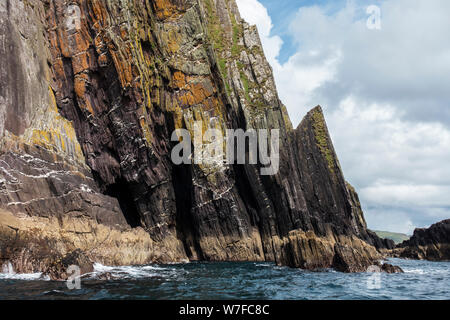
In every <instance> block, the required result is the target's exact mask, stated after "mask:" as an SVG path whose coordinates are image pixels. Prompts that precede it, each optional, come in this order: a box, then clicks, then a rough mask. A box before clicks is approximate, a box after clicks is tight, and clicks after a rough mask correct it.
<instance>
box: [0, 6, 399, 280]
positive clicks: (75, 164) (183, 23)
mask: <svg viewBox="0 0 450 320" xmlns="http://www.w3.org/2000/svg"><path fill="white" fill-rule="evenodd" d="M0 19H1V21H2V24H1V25H0V36H2V37H3V39H4V43H5V45H4V46H0V88H1V90H0V95H1V99H0V139H1V140H0V208H2V209H4V215H3V218H4V219H3V220H2V221H0V225H1V226H3V227H4V228H2V229H0V233H2V232H3V233H7V232H9V231H10V229H9V226H10V225H12V224H13V225H14V228H16V231H15V232H17V234H19V235H20V237H21V238H23V239H26V240H25V242H26V243H33V241H34V239H41V240H42V241H43V242H42V245H41V246H37V247H36V246H35V247H34V248H35V249H32V250H38V251H39V250H41V249H42V250H44V251H45V250H47V249H46V246H47V247H50V248H49V249H50V251H49V252H50V254H48V255H47V257H52V258H46V259H42V260H40V261H38V260H36V259H28V260H27V259H25V260H23V259H22V260H21V259H19V258H17V257H21V256H23V255H24V254H25V253H27V252H28V253H27V254H28V256H30V257H33V256H35V255H34V253H32V252H34V251H29V249H27V245H25V246H24V248H25V249H23V250H22V249H21V250H15V249H14V245H11V248H12V249H14V250H12V251H11V252H9V253H5V254H8V255H10V256H12V257H13V261H16V262H15V264H16V265H17V266H18V267H19V269H21V270H28V269H30V270H41V271H42V270H46V268H47V267H48V266H50V265H54V261H59V260H58V259H61V257H65V256H66V255H67V254H68V253H70V252H73V251H74V250H75V249H77V248H78V249H80V250H82V252H84V253H85V254H86V256H88V257H89V258H90V259H91V260H92V261H99V262H102V263H104V264H108V265H124V264H143V263H149V262H176V261H186V260H208V261H275V262H276V263H278V264H281V265H288V266H292V267H300V268H306V269H316V268H328V267H334V268H336V269H337V270H341V271H345V272H355V271H361V270H364V268H367V266H368V265H370V264H372V263H373V262H374V261H376V260H377V259H380V258H381V255H380V253H379V251H378V250H381V249H385V248H388V247H389V246H390V245H391V244H390V243H388V242H386V241H384V240H381V239H380V238H379V237H377V236H376V234H374V233H373V232H371V231H369V230H368V229H367V225H366V222H365V219H364V215H363V212H362V210H361V206H360V203H359V199H358V195H357V193H356V191H355V190H354V188H353V187H352V186H351V185H350V184H349V183H347V182H346V180H345V178H344V175H343V173H342V170H341V167H340V165H339V161H338V159H337V156H336V153H335V150H334V147H333V143H332V140H331V137H330V135H329V132H328V129H327V126H326V122H325V119H324V115H323V112H322V109H321V108H320V107H316V108H314V109H313V110H312V111H311V112H309V113H308V114H307V115H306V117H305V118H304V120H303V121H302V122H301V124H300V125H299V126H298V127H297V128H296V129H295V130H294V128H293V127H292V124H291V122H290V120H289V117H288V115H287V111H286V108H285V106H284V105H283V104H282V103H281V101H280V100H279V98H278V94H277V91H276V87H275V82H274V79H273V75H272V70H271V67H270V65H269V64H268V62H267V61H266V59H265V57H264V51H263V48H262V46H261V42H260V39H259V36H258V32H257V29H256V27H254V26H249V25H248V24H247V23H245V22H244V21H243V20H242V19H241V17H240V15H239V12H238V9H237V5H236V3H235V1H234V0H230V1H212V0H177V1H173V0H158V1H151V0H150V1H138V0H123V1H107V0H97V1H90V0H77V1H72V2H70V6H69V3H68V2H67V1H64V0H47V1H40V0H28V1H26V2H24V1H19V0H9V1H7V4H6V3H5V1H2V2H0ZM6 51H8V52H6ZM4 88H5V89H4ZM195 122H200V123H201V124H202V127H203V128H208V127H214V128H216V129H218V130H220V131H221V132H222V133H225V131H226V129H243V130H247V129H255V130H258V129H269V130H270V129H278V130H279V134H280V150H279V151H280V152H279V161H280V162H279V170H276V171H275V172H273V173H274V174H273V175H262V174H261V169H263V166H262V165H253V164H225V163H223V161H222V162H220V161H219V162H215V163H212V164H211V163H210V164H208V163H203V164H195V163H194V164H183V165H175V164H174V163H173V162H172V161H171V150H172V147H173V146H174V142H173V141H171V136H172V132H173V130H174V129H187V130H188V131H189V132H190V133H191V134H192V135H193V130H194V129H193V128H194V123H195ZM5 230H7V231H5ZM8 230H9V231H8ZM46 243H47V244H46ZM39 248H41V249H39ZM16 249H17V248H16ZM30 252H31V253H30ZM25 256H27V255H26V254H25ZM71 257H72V256H71ZM68 258H69V257H68ZM72 258H74V259H75V260H77V259H83V261H85V262H86V261H87V260H84V258H82V256H80V255H79V253H77V257H72ZM72 258H71V259H72ZM69 260H70V259H69ZM23 261H26V262H23ZM83 264H84V263H83ZM65 265H66V263H65V262H62V260H61V263H56V265H55V269H54V270H56V271H54V272H55V274H56V275H57V274H60V273H62V272H64V271H63V270H64V266H65ZM86 266H87V267H88V266H89V264H88V263H86Z"/></svg>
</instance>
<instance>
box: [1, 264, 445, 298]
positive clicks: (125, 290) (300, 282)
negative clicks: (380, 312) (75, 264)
mask: <svg viewBox="0 0 450 320" xmlns="http://www.w3.org/2000/svg"><path fill="white" fill-rule="evenodd" d="M389 262H390V263H392V264H395V265H399V266H400V267H402V268H403V269H404V271H405V273H404V274H378V273H355V274H345V273H339V272H335V271H332V270H323V271H321V272H310V271H304V270H298V269H291V268H287V267H278V266H276V265H274V264H271V263H253V262H247V263H231V262H224V263H189V264H173V265H148V266H129V267H117V268H113V267H106V266H102V265H99V264H96V266H95V272H94V273H92V274H90V275H89V276H88V278H86V279H82V280H81V284H80V285H81V289H75V290H69V289H68V288H67V284H66V282H58V281H49V280H46V279H43V278H42V277H41V275H39V274H31V275H17V274H14V273H13V272H12V271H10V272H8V273H1V274H0V299H170V300H172V299H263V300H270V299H283V300H284V299H294V300H303V299H306V300H321V299H328V300H329V299H332V300H336V299H337V300H339V299H350V300H361V299H363V300H367V299H370V300H371V299H378V300H379V299H382V300H385V299H389V300H390V299H401V300H409V299H447V300H448V299H450V262H428V261H414V260H401V259H389ZM105 273H107V274H108V275H109V276H110V277H113V278H114V279H113V280H100V278H102V277H103V276H104V275H105ZM102 275H103V276H102Z"/></svg>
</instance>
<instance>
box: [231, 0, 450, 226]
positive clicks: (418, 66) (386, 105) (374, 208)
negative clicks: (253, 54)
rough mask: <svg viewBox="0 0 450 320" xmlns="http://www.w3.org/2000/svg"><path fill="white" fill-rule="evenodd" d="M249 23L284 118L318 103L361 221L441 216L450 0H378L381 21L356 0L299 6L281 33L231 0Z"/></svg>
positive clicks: (449, 183) (448, 149) (448, 158)
mask: <svg viewBox="0 0 450 320" xmlns="http://www.w3.org/2000/svg"><path fill="white" fill-rule="evenodd" d="M237 2H238V6H239V8H240V11H241V14H242V16H243V18H244V19H245V20H247V21H249V22H250V23H252V24H256V25H257V26H258V29H259V30H260V35H261V38H262V43H263V46H264V49H265V51H266V54H267V56H268V60H269V62H270V63H271V65H272V67H273V70H274V76H275V79H276V82H277V87H278V90H279V94H280V98H281V100H282V101H283V102H284V103H285V104H286V106H287V108H288V111H289V114H290V116H291V119H292V121H293V124H294V125H295V124H297V123H299V121H300V120H301V118H302V117H303V116H304V114H305V113H306V112H307V111H308V110H309V109H310V108H311V107H313V106H315V105H317V104H320V105H322V106H323V107H324V109H325V113H326V118H327V121H328V125H329V127H330V132H331V135H332V137H333V140H334V143H335V147H336V150H337V152H338V155H339V157H340V161H341V165H342V167H343V169H344V172H345V174H346V177H347V178H348V180H349V181H350V182H352V183H353V184H354V185H355V187H356V188H357V189H358V190H359V191H360V196H361V200H362V204H363V206H364V208H365V212H366V218H367V221H368V223H369V227H371V228H374V229H383V228H382V227H383V226H385V229H388V230H390V231H396V230H398V231H405V230H408V232H411V231H412V229H413V227H423V226H428V225H430V224H431V223H433V222H436V221H438V220H442V219H445V218H449V217H450V197H449V196H448V194H449V191H450V130H449V126H450V105H449V101H450V90H449V89H448V84H449V83H450V41H448V34H447V30H450V19H448V12H450V1H447V0H433V1H427V0H398V1H378V3H379V5H380V6H381V12H382V21H381V22H382V24H381V26H382V29H381V30H377V31H376V30H369V29H368V28H367V27H366V18H367V17H366V16H364V14H365V7H361V5H359V6H358V5H356V2H355V1H347V2H346V4H345V5H344V6H343V7H342V8H340V9H339V10H337V11H334V13H333V14H329V12H328V11H327V10H326V8H323V7H318V6H311V7H301V8H300V9H299V11H298V12H297V14H296V16H295V19H294V20H293V21H292V22H291V24H290V28H289V32H290V35H291V36H292V38H293V39H294V41H295V43H296V44H297V47H298V50H297V52H296V53H295V54H293V55H292V56H291V57H290V59H289V60H288V61H287V62H286V63H284V64H280V63H279V61H278V60H277V56H278V53H279V51H280V49H281V44H282V40H281V39H280V38H279V37H277V36H273V35H271V33H270V31H271V28H272V21H271V19H270V16H269V15H268V13H267V10H266V9H265V8H264V7H263V6H262V5H261V4H260V3H259V2H258V1H257V0H237Z"/></svg>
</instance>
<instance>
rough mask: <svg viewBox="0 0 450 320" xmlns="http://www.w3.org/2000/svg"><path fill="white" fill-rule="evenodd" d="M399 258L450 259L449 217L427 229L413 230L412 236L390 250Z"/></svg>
mask: <svg viewBox="0 0 450 320" xmlns="http://www.w3.org/2000/svg"><path fill="white" fill-rule="evenodd" d="M392 255H393V256H396V257H401V258H409V259H420V260H431V261H450V219H449V220H444V221H441V222H438V223H435V224H433V225H432V226H431V227H429V228H428V229H424V228H420V229H416V230H414V234H413V236H412V237H411V238H410V239H409V240H406V241H403V242H402V243H400V244H399V245H397V247H396V248H395V249H394V250H392Z"/></svg>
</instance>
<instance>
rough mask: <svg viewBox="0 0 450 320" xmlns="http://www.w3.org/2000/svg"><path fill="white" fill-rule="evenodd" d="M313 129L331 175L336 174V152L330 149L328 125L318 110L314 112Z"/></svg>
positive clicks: (312, 115)
mask: <svg viewBox="0 0 450 320" xmlns="http://www.w3.org/2000/svg"><path fill="white" fill-rule="evenodd" d="M311 118H312V127H313V129H314V137H315V139H316V143H317V146H318V147H319V149H320V151H321V153H322V155H323V157H324V158H325V160H326V161H327V164H328V169H329V170H330V172H331V173H333V174H334V173H335V167H336V165H335V159H334V151H333V150H332V149H331V147H330V141H329V137H328V130H327V125H326V122H325V118H324V116H323V113H322V110H321V109H320V108H316V109H314V110H313V111H312V114H311Z"/></svg>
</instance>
